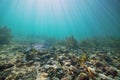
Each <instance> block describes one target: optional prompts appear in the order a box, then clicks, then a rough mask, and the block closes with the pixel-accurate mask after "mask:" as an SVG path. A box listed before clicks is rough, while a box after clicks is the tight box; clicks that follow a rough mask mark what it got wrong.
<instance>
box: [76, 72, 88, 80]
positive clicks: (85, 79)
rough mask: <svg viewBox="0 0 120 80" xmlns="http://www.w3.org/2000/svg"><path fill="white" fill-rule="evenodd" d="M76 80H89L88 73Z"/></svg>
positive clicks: (80, 75)
mask: <svg viewBox="0 0 120 80" xmlns="http://www.w3.org/2000/svg"><path fill="white" fill-rule="evenodd" d="M76 80H89V76H88V75H87V74H86V73H80V74H79V76H78V77H77V78H76Z"/></svg>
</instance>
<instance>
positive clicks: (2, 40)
mask: <svg viewBox="0 0 120 80" xmlns="http://www.w3.org/2000/svg"><path fill="white" fill-rule="evenodd" d="M11 38H12V34H11V30H10V29H9V28H8V27H6V26H3V27H0V46H2V45H3V44H8V43H9V42H10V40H11Z"/></svg>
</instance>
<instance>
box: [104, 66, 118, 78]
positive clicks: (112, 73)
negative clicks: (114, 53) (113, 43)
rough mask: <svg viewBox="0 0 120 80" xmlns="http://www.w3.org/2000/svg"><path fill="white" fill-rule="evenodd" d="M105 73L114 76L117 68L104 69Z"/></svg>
mask: <svg viewBox="0 0 120 80" xmlns="http://www.w3.org/2000/svg"><path fill="white" fill-rule="evenodd" d="M106 75H111V76H112V77H113V78H114V77H115V76H117V75H118V72H117V70H116V69H115V68H112V67H110V68H108V70H107V71H106Z"/></svg>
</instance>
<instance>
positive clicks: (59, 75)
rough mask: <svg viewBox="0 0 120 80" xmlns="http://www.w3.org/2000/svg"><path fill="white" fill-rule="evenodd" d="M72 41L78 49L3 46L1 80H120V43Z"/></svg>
mask: <svg viewBox="0 0 120 80" xmlns="http://www.w3.org/2000/svg"><path fill="white" fill-rule="evenodd" d="M71 38H72V39H71ZM71 38H70V42H71V41H75V43H74V42H72V43H74V44H75V45H77V48H74V46H75V45H74V46H71V45H70V47H69V48H68V47H67V46H69V45H67V46H66V45H65V44H64V45H62V46H60V45H58V44H57V45H56V44H55V45H51V47H49V49H41V47H40V49H36V48H30V49H28V45H25V44H21V43H20V42H19V43H18V42H13V43H10V44H8V45H4V46H2V47H1V48H0V80H119V79H120V58H119V57H120V50H119V46H118V45H120V44H119V42H120V40H118V39H117V40H116V39H115V40H114V39H112V40H111V39H110V40H106V41H107V43H106V42H102V43H103V44H104V43H106V44H107V45H106V44H104V45H106V46H104V47H102V46H103V44H101V42H97V41H98V40H97V41H96V42H95V43H94V41H92V40H89V39H87V42H86V40H85V41H81V42H77V43H76V40H74V39H73V37H71ZM108 41H109V42H108ZM68 42H69V40H68ZM88 42H89V43H90V44H89V43H88ZM91 42H92V43H91ZM111 42H112V43H111ZM61 43H62V42H61ZM114 43H116V44H114ZM83 44H85V45H83ZM91 44H92V45H91ZM94 44H95V45H94ZM87 45H89V46H87ZM98 45H99V46H98ZM110 45H111V46H110ZM113 45H114V46H113ZM96 46H98V47H97V48H96ZM116 46H117V47H116Z"/></svg>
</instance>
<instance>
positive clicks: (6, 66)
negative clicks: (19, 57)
mask: <svg viewBox="0 0 120 80" xmlns="http://www.w3.org/2000/svg"><path fill="white" fill-rule="evenodd" d="M13 66H14V65H13V64H3V65H0V71H3V70H4V69H7V68H11V67H13Z"/></svg>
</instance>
